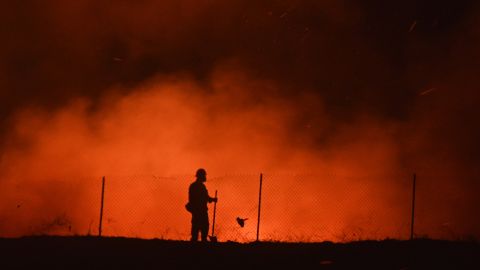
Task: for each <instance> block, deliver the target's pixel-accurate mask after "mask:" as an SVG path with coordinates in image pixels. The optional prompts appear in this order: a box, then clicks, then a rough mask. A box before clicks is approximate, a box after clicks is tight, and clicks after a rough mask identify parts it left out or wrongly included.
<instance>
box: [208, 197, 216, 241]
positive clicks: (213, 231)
mask: <svg viewBox="0 0 480 270" xmlns="http://www.w3.org/2000/svg"><path fill="white" fill-rule="evenodd" d="M216 213H217V191H216V190H215V201H214V203H213V222H212V235H211V236H209V237H210V242H217V237H216V236H215V215H216Z"/></svg>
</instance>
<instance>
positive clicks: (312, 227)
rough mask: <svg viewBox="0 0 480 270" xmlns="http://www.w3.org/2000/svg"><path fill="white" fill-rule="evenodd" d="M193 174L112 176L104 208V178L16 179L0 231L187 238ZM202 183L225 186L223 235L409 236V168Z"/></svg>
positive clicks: (218, 225)
mask: <svg viewBox="0 0 480 270" xmlns="http://www.w3.org/2000/svg"><path fill="white" fill-rule="evenodd" d="M261 177H262V185H261V187H262V190H261V196H260V178H261ZM193 181H194V177H193V176H190V175H176V176H169V177H163V176H158V175H129V176H124V175H123V176H122V175H106V176H105V187H104V201H103V212H102V214H101V213H100V208H101V190H102V189H101V187H102V184H101V183H102V177H91V178H84V179H83V178H82V179H76V180H64V181H60V180H58V181H53V182H52V181H50V182H49V185H48V186H45V187H44V188H43V189H42V190H41V191H39V188H38V187H37V188H36V189H35V190H29V189H28V187H21V188H20V187H19V188H18V190H16V191H14V192H10V193H9V194H10V195H9V196H11V200H10V201H12V202H18V205H16V206H12V205H9V206H8V207H7V206H6V205H5V204H4V205H3V206H2V208H1V209H0V210H1V211H2V215H1V216H0V232H1V233H2V234H4V235H3V236H8V235H29V234H60V235H98V233H99V230H100V225H101V227H102V228H101V229H102V235H103V236H123V237H138V238H147V239H151V238H160V239H172V240H188V239H189V238H190V235H189V234H190V219H191V216H190V213H189V212H187V211H186V209H185V204H186V202H187V200H188V186H189V185H190V183H192V182H193ZM205 184H206V186H207V188H208V191H209V194H210V196H214V194H215V191H218V203H217V204H216V207H215V209H216V211H215V213H214V211H213V210H214V204H213V203H212V204H210V205H209V217H210V231H209V234H210V235H211V234H212V225H213V224H212V223H213V215H214V214H215V227H214V228H215V231H214V234H215V236H217V238H218V240H219V241H222V242H224V241H237V242H251V241H255V240H257V237H258V239H259V240H260V241H287V242H319V241H334V242H346V241H352V240H362V239H386V238H393V239H408V238H409V237H410V230H411V222H412V176H411V175H397V176H385V175H383V176H375V177H374V176H364V177H351V176H338V175H318V174H281V173H279V174H272V173H265V174H262V176H261V174H260V173H258V174H227V175H223V176H211V177H209V178H208V180H207V182H206V183H205ZM422 192H424V193H423V194H422ZM45 194H47V196H45ZM424 194H425V191H421V190H420V192H419V191H417V196H422V195H424ZM9 207H10V208H15V209H14V210H12V209H10V208H9ZM419 207H420V208H419V209H420V213H421V215H425V214H426V211H425V209H423V210H422V209H421V208H422V206H419ZM7 208H8V209H7ZM259 210H260V215H259ZM32 213H34V214H33V216H32ZM35 213H36V214H35ZM100 215H102V219H101V220H102V222H101V224H100ZM417 215H418V214H417ZM11 221H15V224H13V223H12V222H11ZM416 222H417V223H418V225H417V223H416V231H415V233H416V235H420V236H422V235H428V234H429V233H432V230H431V228H427V227H425V226H422V218H418V221H416ZM14 232H17V233H14ZM18 232H19V233H18ZM436 236H439V237H440V238H452V237H451V236H452V235H448V234H443V235H442V234H438V235H436Z"/></svg>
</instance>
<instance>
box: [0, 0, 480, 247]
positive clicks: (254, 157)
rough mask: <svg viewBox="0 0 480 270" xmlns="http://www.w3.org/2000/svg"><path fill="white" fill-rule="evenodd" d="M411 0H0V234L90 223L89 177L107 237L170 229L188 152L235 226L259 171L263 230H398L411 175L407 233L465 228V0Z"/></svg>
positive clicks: (474, 147)
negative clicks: (103, 185) (103, 198)
mask: <svg viewBox="0 0 480 270" xmlns="http://www.w3.org/2000/svg"><path fill="white" fill-rule="evenodd" d="M415 2H416V1H402V3H398V4H391V5H387V4H385V3H383V2H382V1H372V2H371V3H369V4H358V3H356V1H344V2H342V3H340V2H337V1H266V2H265V1H262V3H256V2H255V3H254V1H251V2H250V1H228V2H225V3H224V1H187V0H184V1H149V0H147V1H112V2H111V3H105V2H102V3H97V2H95V1H82V2H81V3H70V2H66V1H50V2H49V3H48V4H45V3H44V2H43V1H21V2H19V3H16V2H15V3H5V4H2V5H3V6H5V7H4V8H2V9H1V11H0V15H1V19H0V20H1V21H0V22H1V23H2V24H1V25H2V28H0V34H1V36H2V37H3V41H2V42H1V43H0V59H1V60H2V61H1V63H0V98H1V105H2V107H1V111H0V116H1V120H0V131H1V135H0V138H1V139H2V143H1V144H0V198H1V199H0V236H20V235H29V234H38V233H54V234H88V233H92V234H93V233H96V230H97V228H96V227H97V226H98V199H99V183H100V179H101V177H102V176H104V175H105V176H107V190H108V191H109V192H110V193H107V204H108V203H109V204H110V205H107V207H106V209H108V211H109V212H106V220H105V232H106V233H107V234H110V235H126V236H137V237H173V238H183V237H188V225H189V220H188V215H187V214H186V212H185V211H184V209H183V204H184V202H185V200H186V187H187V186H188V184H189V183H190V181H192V180H193V179H192V177H193V174H194V171H195V170H196V169H197V168H198V167H205V168H206V169H207V171H208V173H209V177H211V178H210V180H209V181H208V182H207V185H209V186H211V187H212V189H211V193H212V191H213V189H218V190H219V192H220V194H223V196H224V197H221V198H222V199H221V200H220V202H222V200H223V203H224V205H223V206H222V205H221V204H220V203H219V213H222V212H223V216H222V215H219V220H218V222H219V223H218V226H219V227H218V229H219V233H222V231H223V233H224V235H225V234H228V233H230V235H233V236H232V237H234V238H236V239H240V240H242V239H243V240H245V239H247V240H248V239H251V236H252V234H254V233H255V232H254V228H253V226H252V224H253V223H252V224H250V227H249V222H254V219H255V218H254V216H253V214H252V213H254V212H255V211H256V210H255V206H256V200H257V198H256V192H257V185H258V174H259V173H264V174H265V185H266V186H265V192H266V193H265V194H266V195H265V196H266V198H265V202H264V203H265V207H266V208H267V209H269V211H265V213H264V215H265V216H264V219H265V220H264V223H263V226H264V227H262V229H263V230H262V232H263V233H264V235H265V237H270V238H272V239H281V240H302V241H309V240H325V239H329V240H349V239H353V238H386V237H397V238H406V237H408V236H409V222H410V220H409V215H410V212H409V211H410V207H411V205H410V200H411V197H410V196H411V178H412V174H413V173H416V174H417V177H418V179H417V196H418V197H417V209H416V210H417V216H416V218H417V220H416V226H417V227H416V232H417V235H418V236H430V237H439V238H449V239H458V238H465V237H474V238H477V239H478V236H479V234H480V232H479V231H478V228H479V227H480V226H479V225H480V220H479V219H478V217H477V215H476V212H477V211H476V205H478V203H480V202H479V201H478V198H477V193H478V192H477V191H478V190H479V184H478V183H479V182H478V179H479V170H478V168H477V167H478V166H477V165H478V162H479V160H480V156H479V154H478V153H480V151H478V150H479V143H478V137H479V135H480V129H479V128H478V125H477V124H476V117H477V115H478V113H479V111H478V106H477V104H478V101H479V95H478V93H477V91H476V90H477V88H478V83H477V81H476V79H475V76H476V74H478V65H477V63H478V60H480V59H479V56H480V55H478V52H477V50H476V48H478V45H479V42H480V40H479V38H478V37H479V33H478V30H477V27H476V26H478V25H479V23H480V22H478V20H477V19H476V18H477V16H475V15H478V13H479V12H480V11H479V9H478V6H475V5H473V4H471V3H470V2H468V1H463V2H462V1H460V2H458V3H456V4H455V5H453V4H446V3H443V2H438V1H426V2H425V3H422V4H417V3H415ZM427 2H429V3H427ZM392 14H397V15H396V16H392ZM272 183H275V184H272ZM109 194H111V195H110V196H112V197H110V198H109V197H108V196H109ZM114 194H117V195H114ZM267 195H269V196H267ZM242 206H244V207H242ZM152 209H153V210H152ZM155 209H159V211H160V212H161V213H157V212H155ZM181 211H182V212H181ZM180 213H184V214H180ZM237 213H238V214H237ZM156 215H158V216H161V218H160V217H158V218H152V216H156ZM236 215H248V216H249V219H248V221H246V226H245V228H244V230H243V231H240V230H238V228H234V227H229V226H230V225H229V222H230V221H234V219H235V217H236ZM312 216H314V217H315V218H314V219H312ZM152 219H154V220H155V219H157V221H158V222H157V221H156V222H153V221H152ZM276 220H277V221H276ZM278 220H280V221H278ZM159 222H160V223H159ZM161 222H165V224H163V225H162V226H161V229H159V228H158V226H159V224H161ZM232 226H233V225H232ZM168 230H174V232H172V231H168ZM232 232H233V234H232Z"/></svg>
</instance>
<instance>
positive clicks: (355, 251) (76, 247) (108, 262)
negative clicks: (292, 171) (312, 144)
mask: <svg viewBox="0 0 480 270" xmlns="http://www.w3.org/2000/svg"><path fill="white" fill-rule="evenodd" d="M0 254H1V255H0V256H1V262H0V269H19V268H21V269H93V268H96V269H188V268H190V269H193V268H195V267H198V269H225V270H227V269H480V264H479V261H480V244H479V243H478V242H451V241H438V240H426V239H423V240H414V241H396V240H384V241H359V242H352V243H346V244H340V243H330V242H323V243H311V244H310V243H308V244H307V243H266V242H265V243H264V242H261V243H250V244H239V243H233V242H226V243H223V242H222V243H215V244H214V243H207V244H192V243H189V242H183V241H165V240H141V239H129V238H96V237H55V236H38V237H24V238H15V239H5V238H3V239H1V238H0Z"/></svg>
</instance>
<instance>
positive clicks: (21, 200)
mask: <svg viewBox="0 0 480 270" xmlns="http://www.w3.org/2000/svg"><path fill="white" fill-rule="evenodd" d="M219 70H222V71H218V72H214V73H213V75H212V76H211V81H210V83H209V84H208V85H202V84H198V83H196V82H195V80H192V79H190V78H188V77H187V76H178V77H171V76H170V77H158V78H156V79H154V80H151V81H150V82H148V83H146V84H144V85H143V86H141V87H138V88H137V89H135V91H133V92H131V94H127V95H121V94H115V93H118V91H116V90H115V89H113V90H112V91H111V94H110V95H107V96H105V97H104V99H103V101H102V102H100V104H98V105H95V106H94V105H93V104H92V103H90V102H89V101H88V100H87V99H78V100H76V101H74V102H72V103H71V104H70V105H68V106H66V107H63V108H61V109H59V110H58V111H54V112H45V111H43V110H41V109H26V110H23V111H22V112H20V113H18V114H17V116H16V118H15V125H14V126H13V129H12V131H11V132H10V135H9V137H8V139H9V145H10V147H9V148H8V149H7V150H6V151H5V153H4V155H3V158H2V163H1V164H2V175H1V178H2V182H1V187H2V188H1V193H2V196H1V198H2V200H1V201H0V203H1V204H0V207H1V210H2V211H1V213H2V218H1V219H2V223H0V232H1V233H2V235H3V236H19V235H28V234H38V233H47V234H67V235H68V234H80V235H84V234H96V233H97V231H98V229H97V228H98V219H99V199H100V179H101V177H102V176H104V175H105V176H106V177H107V182H106V195H105V197H106V201H105V217H104V224H103V226H104V234H105V235H120V236H130V237H144V238H155V237H156V238H161V237H163V238H173V239H178V238H180V239H187V238H188V231H189V216H188V214H187V212H186V211H185V210H184V203H185V201H186V195H187V194H186V193H187V191H186V190H187V187H188V184H189V183H190V182H191V181H193V172H194V171H195V170H196V169H197V168H199V167H204V168H206V169H207V171H208V173H209V179H210V180H209V181H208V182H207V186H208V187H209V189H210V193H211V195H212V196H213V192H214V190H215V189H217V190H218V191H219V194H220V200H219V205H218V217H217V230H218V231H217V232H218V234H219V236H220V239H222V234H223V239H224V240H228V239H232V240H238V241H248V240H252V239H254V237H255V233H256V232H255V230H256V228H255V226H254V224H256V213H257V212H256V211H257V200H258V197H257V196H258V195H257V194H258V178H259V174H260V173H261V172H262V173H264V175H265V184H264V185H265V186H264V206H263V207H264V210H263V214H262V217H263V221H262V227H261V228H262V230H261V232H262V236H263V237H264V238H265V239H272V240H278V239H279V240H290V241H319V240H337V241H338V240H350V239H355V238H386V237H396V238H402V237H405V236H406V235H408V224H409V219H408V213H409V212H408V211H409V207H410V205H409V199H410V198H409V196H410V194H409V190H410V185H409V183H410V182H409V181H410V178H409V177H410V176H409V175H408V173H405V172H401V171H399V168H398V162H399V161H398V156H399V155H398V153H397V152H398V149H397V145H396V142H395V140H394V136H393V134H395V127H394V126H391V127H387V128H385V125H381V123H379V122H377V121H375V120H373V119H369V118H368V117H362V119H359V120H358V121H357V122H356V123H354V124H353V125H349V126H345V127H340V128H339V127H337V131H336V136H335V137H334V139H333V140H331V141H330V142H329V143H328V144H324V145H323V147H319V146H318V145H317V144H315V141H314V136H318V135H319V134H322V133H325V132H328V131H329V129H330V128H332V126H331V124H330V121H329V119H328V116H327V115H326V114H325V115H323V116H322V115H316V118H315V120H316V121H315V122H311V123H309V124H308V125H307V126H306V125H304V124H299V121H300V123H302V121H301V119H304V118H305V112H308V111H309V110H310V109H311V108H312V107H314V108H315V110H316V112H317V114H318V112H321V108H322V102H321V100H318V99H316V98H314V96H309V95H305V96H300V97H298V98H294V99H290V100H285V99H282V98H279V97H277V95H276V93H277V92H278V91H279V86H278V85H276V84H275V83H274V82H271V81H263V80H259V79H253V78H251V77H250V76H249V75H248V74H247V73H245V72H241V71H238V70H235V69H232V68H225V67H222V69H219ZM246 89H248V90H247V91H245V90H246ZM210 212H211V211H210ZM210 214H211V215H212V213H210ZM238 215H240V216H242V215H243V216H244V217H245V216H246V217H247V218H249V220H248V222H247V225H248V226H246V227H245V228H244V229H243V230H239V227H236V225H235V223H234V221H235V218H236V217H237V216H238Z"/></svg>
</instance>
